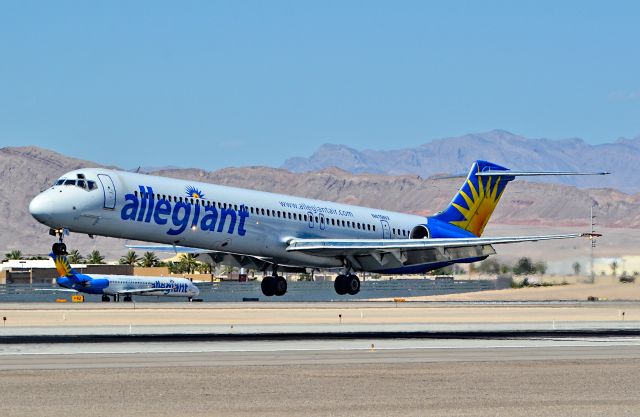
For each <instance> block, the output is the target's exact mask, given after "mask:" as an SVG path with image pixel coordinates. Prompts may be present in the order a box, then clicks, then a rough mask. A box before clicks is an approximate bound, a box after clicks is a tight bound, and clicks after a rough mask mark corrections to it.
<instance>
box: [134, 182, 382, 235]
mask: <svg viewBox="0 0 640 417" xmlns="http://www.w3.org/2000/svg"><path fill="white" fill-rule="evenodd" d="M133 193H134V195H135V196H136V197H142V198H150V197H151V198H154V199H156V200H166V201H169V202H174V203H177V202H181V203H187V204H191V205H200V206H202V207H210V206H214V207H218V209H226V208H233V209H234V210H235V211H238V210H247V211H249V212H250V213H251V214H255V215H258V216H267V217H275V218H279V219H289V220H297V221H303V222H307V221H315V223H317V224H326V225H327V226H337V227H344V228H349V229H358V230H367V231H372V232H375V231H376V225H375V224H368V223H360V222H352V221H350V220H341V219H335V218H329V217H324V216H316V215H314V216H311V215H308V214H300V213H291V212H287V211H280V210H270V209H264V208H259V207H247V206H245V205H241V206H240V207H238V205H237V204H233V205H232V204H227V203H221V202H219V201H218V202H217V203H216V202H215V201H209V200H204V199H200V198H192V197H176V196H171V195H166V194H153V195H151V196H150V195H149V193H146V192H142V193H139V192H138V191H137V190H136V191H134V192H133Z"/></svg>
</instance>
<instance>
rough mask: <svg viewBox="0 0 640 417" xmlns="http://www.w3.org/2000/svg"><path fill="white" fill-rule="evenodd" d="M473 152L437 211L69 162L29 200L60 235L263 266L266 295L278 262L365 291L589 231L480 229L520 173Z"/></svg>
mask: <svg viewBox="0 0 640 417" xmlns="http://www.w3.org/2000/svg"><path fill="white" fill-rule="evenodd" d="M602 174H606V173H605V172H599V173H575V172H515V171H510V170H508V169H507V168H504V167H502V166H499V165H496V164H492V163H490V162H486V161H476V162H474V163H473V164H472V166H471V170H470V172H469V174H468V176H467V177H466V180H465V181H464V183H463V184H462V187H461V188H460V190H459V191H458V193H457V194H456V195H455V196H454V198H453V200H452V201H451V203H450V204H449V206H448V207H446V208H445V209H444V210H443V211H441V212H439V213H438V214H436V215H433V216H430V217H423V216H416V215H411V214H403V213H397V212H391V211H386V210H378V209H375V208H367V207H358V206H352V205H346V204H339V203H332V202H328V201H319V200H311V199H308V198H302V197H294V196H289V195H283V194H273V193H267V192H261V191H254V190H247V189H241V188H233V187H226V186H220V185H214V184H207V183H198V182H193V181H185V180H180V179H173V178H164V177H158V176H150V175H143V174H138V173H131V172H123V171H116V170H110V169H103V168H84V169H78V170H75V171H71V172H68V173H67V174H65V175H63V176H62V177H61V178H60V179H58V180H57V181H56V182H55V183H54V184H53V185H52V186H51V188H49V189H47V190H45V191H43V192H42V193H40V194H39V195H37V196H36V197H35V198H34V199H33V200H32V201H31V203H30V205H29V211H30V212H31V214H32V215H33V217H35V218H36V219H37V220H38V221H39V222H41V223H43V224H45V225H47V226H49V227H50V228H51V229H50V231H49V233H50V234H51V235H56V236H58V237H59V243H56V244H54V245H53V246H54V247H53V252H54V254H57V255H59V254H66V247H65V246H64V243H63V241H62V240H63V236H64V233H63V232H66V231H67V230H70V231H73V232H78V233H86V234H89V235H90V236H93V235H101V236H111V237H116V238H124V239H135V240H142V241H146V242H154V243H160V244H164V245H163V246H130V247H131V248H138V249H145V250H154V251H162V250H164V251H182V252H185V251H186V252H191V253H194V254H197V255H198V256H200V257H201V258H205V260H206V261H208V262H210V263H212V264H213V263H222V264H226V265H232V266H236V267H243V268H251V269H257V270H262V271H264V272H265V273H266V272H267V271H270V272H271V275H269V276H265V277H264V279H263V280H262V291H263V293H264V294H265V295H267V296H271V295H284V294H285V293H286V291H287V282H286V280H285V279H284V278H283V277H282V276H279V275H278V271H292V272H293V271H304V270H305V269H306V268H327V269H330V268H335V269H339V270H340V274H339V275H338V276H337V278H336V280H335V283H334V284H335V290H336V292H337V293H338V294H340V295H343V294H347V293H348V294H352V295H353V294H356V293H358V291H359V290H360V280H359V279H358V277H357V276H356V275H355V272H358V271H368V272H376V273H382V274H415V273H424V272H426V271H430V270H434V269H438V268H441V267H444V266H448V265H451V264H454V263H469V262H476V261H480V260H483V259H485V258H487V257H488V256H489V255H492V254H495V250H494V248H493V245H496V244H508V243H517V242H530V241H538V240H549V239H566V238H576V237H581V236H588V237H591V236H592V235H591V234H588V233H583V234H561V235H546V236H519V237H481V235H482V231H483V230H484V227H485V225H486V224H487V221H488V220H489V217H490V216H491V214H492V213H493V210H494V209H495V207H496V205H497V204H498V201H499V200H500V197H501V196H502V193H503V192H504V190H505V187H506V185H507V183H508V182H509V181H512V180H514V179H515V178H516V176H523V175H535V176H537V175H602Z"/></svg>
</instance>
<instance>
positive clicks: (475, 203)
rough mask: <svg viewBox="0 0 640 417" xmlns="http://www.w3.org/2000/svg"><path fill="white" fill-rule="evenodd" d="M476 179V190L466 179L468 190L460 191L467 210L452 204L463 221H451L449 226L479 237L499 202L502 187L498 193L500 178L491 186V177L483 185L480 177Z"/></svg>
mask: <svg viewBox="0 0 640 417" xmlns="http://www.w3.org/2000/svg"><path fill="white" fill-rule="evenodd" d="M476 178H477V179H478V185H477V188H476V186H475V185H474V184H473V183H472V182H471V180H469V179H467V185H468V190H465V189H464V188H465V187H463V188H462V189H461V190H460V195H461V196H462V198H463V199H464V201H465V202H466V203H467V208H465V207H462V206H461V205H460V204H456V203H455V202H454V203H452V204H453V206H454V207H455V208H456V209H458V211H459V212H460V214H462V216H464V220H457V221H452V222H451V224H453V225H455V226H458V227H460V228H462V229H465V230H468V231H469V232H471V233H473V234H474V235H476V236H480V235H482V232H483V230H484V227H485V226H486V225H487V222H488V221H489V217H491V214H492V213H493V210H494V209H495V208H496V206H497V205H498V202H499V201H500V197H501V196H502V191H504V187H503V188H502V190H501V191H500V192H499V191H498V189H499V188H500V179H501V177H497V179H496V180H495V182H494V183H493V184H492V179H493V177H487V179H486V180H485V181H486V184H483V182H482V177H476ZM469 194H471V195H469Z"/></svg>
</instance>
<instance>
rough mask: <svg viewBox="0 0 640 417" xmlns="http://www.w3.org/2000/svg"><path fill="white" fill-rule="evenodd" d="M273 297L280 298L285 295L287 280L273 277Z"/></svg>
mask: <svg viewBox="0 0 640 417" xmlns="http://www.w3.org/2000/svg"><path fill="white" fill-rule="evenodd" d="M274 283H275V285H274V287H275V291H274V293H275V295H277V296H278V297H282V296H283V295H285V294H286V293H287V280H286V279H284V277H275V282H274Z"/></svg>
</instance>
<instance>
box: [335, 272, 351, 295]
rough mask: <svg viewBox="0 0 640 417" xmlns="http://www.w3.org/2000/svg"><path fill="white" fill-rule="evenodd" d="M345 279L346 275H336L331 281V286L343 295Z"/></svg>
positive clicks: (345, 284) (345, 291) (345, 288)
mask: <svg viewBox="0 0 640 417" xmlns="http://www.w3.org/2000/svg"><path fill="white" fill-rule="evenodd" d="M347 279H348V277H347V276H346V275H342V274H340V275H338V276H337V277H336V279H335V281H333V288H334V289H335V290H336V293H337V294H338V295H345V294H346V293H347Z"/></svg>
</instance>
